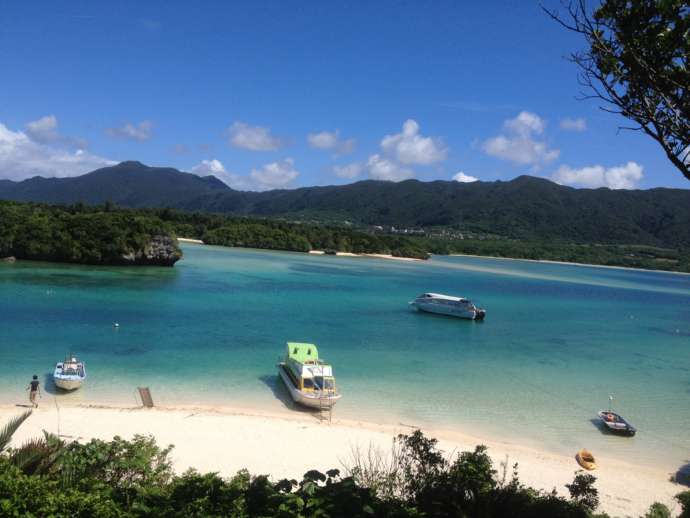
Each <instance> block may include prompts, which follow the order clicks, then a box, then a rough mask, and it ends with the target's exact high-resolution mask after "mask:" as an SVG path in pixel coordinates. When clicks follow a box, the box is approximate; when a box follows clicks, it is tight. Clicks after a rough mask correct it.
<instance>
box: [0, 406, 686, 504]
mask: <svg viewBox="0 0 690 518" xmlns="http://www.w3.org/2000/svg"><path fill="white" fill-rule="evenodd" d="M51 399H52V398H44V399H43V401H42V405H41V408H39V409H37V410H36V411H34V413H33V415H32V416H31V417H30V418H29V419H28V420H27V421H26V422H25V423H24V424H23V425H22V427H21V428H20V429H19V431H18V432H17V433H16V434H15V437H14V443H13V444H15V445H17V444H19V443H21V442H23V441H25V440H27V439H28V438H31V437H36V436H38V435H39V434H41V431H42V430H47V431H49V432H53V433H58V431H59V433H60V435H61V436H62V437H63V438H65V439H67V440H79V441H86V440H89V439H91V438H101V439H110V438H112V437H113V436H114V435H120V436H122V437H125V438H130V437H132V436H133V435H135V434H151V435H153V436H155V437H156V439H157V441H158V443H159V444H160V445H163V446H164V445H168V444H172V445H174V446H175V448H174V450H173V452H172V459H173V462H174V466H175V469H176V470H177V471H178V472H181V471H184V470H185V469H187V468H189V467H194V468H196V469H198V470H199V471H202V472H205V471H216V472H219V473H221V474H223V475H226V476H230V475H233V474H234V473H236V472H237V471H238V470H239V469H242V468H247V469H249V470H250V472H251V473H253V474H270V475H271V476H272V478H273V479H274V480H278V479H280V478H284V477H289V478H299V477H301V475H302V474H303V473H304V472H306V471H307V470H309V469H320V470H327V469H330V468H334V467H335V468H339V469H341V470H342V468H343V462H347V459H348V458H349V456H350V454H351V450H352V448H353V447H359V448H361V449H367V448H368V447H369V446H370V445H373V446H375V447H378V448H380V449H381V450H383V451H385V452H388V451H389V450H390V446H391V441H392V438H393V437H394V436H395V435H396V434H398V433H409V432H411V431H412V428H410V427H408V426H405V425H402V424H400V425H399V426H383V425H376V424H371V423H362V422H356V421H346V420H342V419H337V418H335V417H334V419H333V422H332V423H330V424H329V423H327V422H320V421H319V420H317V419H316V418H315V417H314V416H312V415H310V414H307V413H301V412H299V413H298V412H287V411H286V412H285V413H276V414H269V413H262V412H260V411H253V410H242V409H230V408H215V409H214V408H196V407H176V408H156V409H151V410H147V409H140V408H127V407H113V406H109V407H105V406H102V407H101V406H68V407H60V408H59V409H58V408H57V407H56V406H55V405H54V403H52V402H51V401H50V400H51ZM24 410H25V409H24V408H22V407H18V406H9V405H5V406H0V424H1V423H4V422H6V421H7V419H9V418H10V417H12V416H14V415H17V414H19V413H21V412H22V411H24ZM336 414H337V413H336ZM58 426H59V430H58ZM423 431H424V432H425V433H426V434H427V435H429V436H433V437H436V438H438V439H439V441H440V446H441V448H442V449H443V450H444V451H446V452H447V453H448V454H450V453H451V452H454V451H463V450H469V449H473V448H474V446H475V445H476V444H485V445H486V446H488V447H489V454H490V455H491V457H492V458H493V460H494V463H495V467H496V468H497V469H498V470H499V472H500V471H501V467H500V464H501V463H503V462H506V459H507V463H508V473H509V474H510V472H511V467H512V465H513V464H514V463H515V462H518V463H519V472H520V479H521V481H522V482H523V483H526V484H528V485H531V486H533V487H535V488H539V489H543V490H545V491H550V490H551V489H552V488H554V487H555V488H556V489H557V490H558V492H559V493H560V494H562V495H566V494H567V490H566V488H565V484H566V483H569V482H571V481H572V478H573V475H574V472H575V471H576V470H577V469H578V465H577V464H576V462H575V460H574V458H570V457H566V456H562V455H557V454H553V453H549V452H545V451H539V450H537V449H534V448H529V447H524V446H521V445H517V444H510V443H508V442H500V441H496V440H485V439H482V438H478V437H472V436H469V435H464V434H463V433H461V432H460V431H447V430H430V429H425V430H423ZM573 453H574V452H573ZM597 453H598V452H597ZM598 463H599V466H600V467H599V469H598V470H597V471H596V472H594V474H595V475H596V476H597V483H596V487H597V488H598V489H599V492H600V498H601V507H600V509H601V510H603V511H606V512H608V513H609V514H611V515H612V516H636V517H637V516H641V515H643V514H644V513H645V512H646V510H647V509H648V507H649V505H650V504H652V503H653V502H655V501H659V502H663V503H665V504H666V505H668V506H669V507H670V508H671V509H672V510H673V511H674V513H676V514H677V512H678V511H679V506H677V505H676V503H675V501H674V500H673V496H674V495H675V494H677V493H679V492H680V491H682V490H683V489H684V488H683V487H682V486H679V485H677V484H673V483H671V482H669V475H670V474H669V473H666V472H664V471H662V470H657V469H652V468H647V467H642V466H633V465H630V464H627V463H625V462H622V461H620V460H615V459H610V458H607V457H605V456H603V457H602V456H598Z"/></svg>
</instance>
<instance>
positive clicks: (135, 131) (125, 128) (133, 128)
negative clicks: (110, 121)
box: [105, 120, 153, 142]
mask: <svg viewBox="0 0 690 518" xmlns="http://www.w3.org/2000/svg"><path fill="white" fill-rule="evenodd" d="M152 130H153V122H151V121H150V120H143V121H141V122H140V123H139V124H132V123H131V122H126V123H125V124H123V125H122V126H119V127H116V128H106V130H105V132H106V133H107V134H108V135H110V136H111V137H113V138H121V139H126V140H136V141H138V142H144V141H146V140H149V139H150V138H151V136H152Z"/></svg>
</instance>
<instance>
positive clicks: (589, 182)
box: [551, 162, 643, 189]
mask: <svg viewBox="0 0 690 518" xmlns="http://www.w3.org/2000/svg"><path fill="white" fill-rule="evenodd" d="M642 171H643V167H642V166H641V165H640V164H638V163H636V162H628V163H627V164H625V165H619V166H616V167H608V168H606V167H604V166H601V165H593V166H588V167H582V168H580V169H573V168H571V167H568V166H567V165H562V166H561V167H559V168H558V170H557V171H556V172H555V173H554V174H553V175H552V176H551V179H552V180H553V181H554V182H556V183H560V184H562V185H570V186H573V187H588V188H596V187H608V188H609V189H635V188H636V187H637V185H638V183H639V181H640V180H642V177H643V173H642Z"/></svg>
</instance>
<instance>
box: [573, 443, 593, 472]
mask: <svg viewBox="0 0 690 518" xmlns="http://www.w3.org/2000/svg"><path fill="white" fill-rule="evenodd" d="M575 460H577V463H578V464H579V465H580V466H582V467H583V468H585V469H586V470H589V471H592V470H593V469H597V463H596V460H594V455H592V452H590V451H589V450H585V449H584V448H583V449H581V450H580V451H578V452H577V454H576V455H575Z"/></svg>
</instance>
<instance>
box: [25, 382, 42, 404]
mask: <svg viewBox="0 0 690 518" xmlns="http://www.w3.org/2000/svg"><path fill="white" fill-rule="evenodd" d="M40 385H41V384H40V383H39V381H38V376H36V375H35V374H34V378H33V379H32V380H31V381H30V382H29V386H28V387H26V390H28V391H29V401H31V404H32V405H33V406H34V408H38V403H36V396H40V397H41V398H42V397H43V396H42V395H41V386H40Z"/></svg>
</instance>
